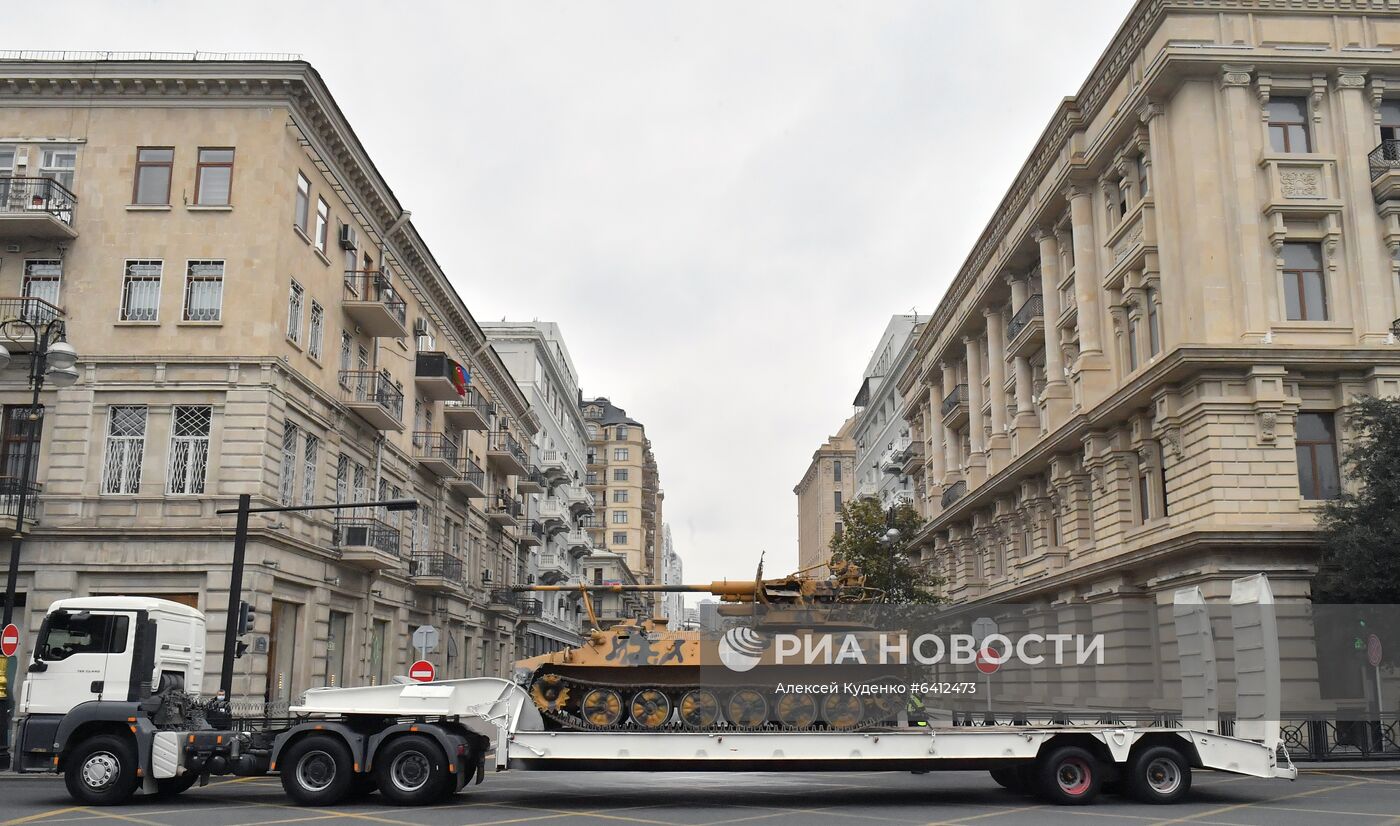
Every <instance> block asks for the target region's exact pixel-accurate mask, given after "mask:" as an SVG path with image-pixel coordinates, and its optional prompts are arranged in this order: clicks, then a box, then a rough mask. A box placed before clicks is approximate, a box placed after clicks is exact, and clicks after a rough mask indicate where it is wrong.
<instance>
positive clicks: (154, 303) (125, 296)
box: [121, 260, 163, 321]
mask: <svg viewBox="0 0 1400 826" xmlns="http://www.w3.org/2000/svg"><path fill="white" fill-rule="evenodd" d="M162 267H163V263H162V262H160V261H132V260H128V261H127V262H126V273H125V277H124V278H123V280H122V311H121V320H122V321H155V320H156V319H157V318H158V317H159V313H160V275H161V269H162Z"/></svg>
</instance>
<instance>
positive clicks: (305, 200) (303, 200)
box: [292, 172, 311, 234]
mask: <svg viewBox="0 0 1400 826" xmlns="http://www.w3.org/2000/svg"><path fill="white" fill-rule="evenodd" d="M310 220H311V182H310V181H308V180H307V179H306V176H305V175H303V174H301V173H300V172H298V173H297V207H296V213H295V214H294V215H293V216H292V221H293V222H294V223H295V224H296V228H297V229H299V230H301V231H302V234H305V233H306V228H307V225H308V224H309V222H310Z"/></svg>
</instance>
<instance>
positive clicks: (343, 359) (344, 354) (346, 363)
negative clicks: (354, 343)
mask: <svg viewBox="0 0 1400 826" xmlns="http://www.w3.org/2000/svg"><path fill="white" fill-rule="evenodd" d="M350 349H351V342H350V334H349V333H347V332H345V331H344V330H342V331H341V332H340V384H341V386H342V387H344V386H346V385H345V382H346V378H347V377H346V375H345V374H346V373H348V372H350Z"/></svg>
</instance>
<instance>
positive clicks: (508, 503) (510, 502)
mask: <svg viewBox="0 0 1400 826" xmlns="http://www.w3.org/2000/svg"><path fill="white" fill-rule="evenodd" d="M492 509H493V510H496V511H499V512H501V513H504V514H506V515H508V516H511V517H513V518H515V519H519V518H520V512H521V507H520V502H519V501H518V500H516V499H515V498H514V497H512V496H511V495H510V494H509V493H504V492H503V493H497V494H496V498H495V500H494V502H493V507H492Z"/></svg>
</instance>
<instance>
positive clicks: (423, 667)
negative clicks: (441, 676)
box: [408, 660, 437, 683]
mask: <svg viewBox="0 0 1400 826" xmlns="http://www.w3.org/2000/svg"><path fill="white" fill-rule="evenodd" d="M435 676H437V669H436V668H433V664H432V663H430V662H428V661H427V660H419V661H418V662H416V663H414V664H413V665H410V666H409V667H408V678H409V679H410V680H413V681H414V682H418V683H430V682H432V681H433V677H435Z"/></svg>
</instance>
